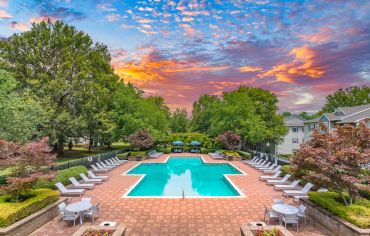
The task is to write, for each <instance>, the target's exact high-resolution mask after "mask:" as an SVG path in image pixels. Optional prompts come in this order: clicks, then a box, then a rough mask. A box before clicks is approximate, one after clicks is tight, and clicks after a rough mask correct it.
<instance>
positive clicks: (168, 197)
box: [122, 155, 248, 199]
mask: <svg viewBox="0 0 370 236" xmlns="http://www.w3.org/2000/svg"><path fill="white" fill-rule="evenodd" d="M171 157H180V158H181V157H183V158H186V157H185V156H171V155H168V156H167V157H166V158H165V159H164V160H163V161H157V162H140V163H137V164H136V165H134V166H132V167H131V168H129V169H128V170H126V171H125V172H123V173H122V176H137V177H139V179H138V180H137V181H136V182H135V183H134V184H133V185H132V186H131V187H130V188H128V189H125V190H124V191H125V192H124V194H123V196H122V198H134V199H135V198H136V199H138V198H167V199H181V198H183V199H188V198H222V199H225V198H233V199H235V198H246V197H247V196H246V195H245V193H244V190H241V189H240V188H239V187H238V186H237V185H236V184H235V183H233V181H231V179H230V178H229V176H243V175H244V176H245V175H248V174H246V173H245V172H244V171H242V170H241V169H239V168H238V167H236V166H235V165H234V164H233V163H230V162H208V161H207V160H206V159H205V158H204V157H203V156H202V155H199V156H189V157H200V158H201V159H202V161H203V163H204V164H216V165H217V164H229V165H231V166H232V167H233V168H235V169H236V170H238V171H239V172H240V174H223V176H224V177H225V179H226V180H227V181H228V182H229V184H230V185H231V186H232V187H233V188H234V189H235V190H236V191H237V192H238V194H239V196H128V194H129V193H130V192H131V191H132V190H133V189H134V188H135V187H136V186H137V185H138V184H139V183H140V182H141V180H142V179H143V178H144V177H145V174H127V173H128V172H130V171H131V170H133V169H134V168H136V167H138V166H139V165H141V164H147V163H148V164H163V163H166V162H167V161H168V159H170V158H171Z"/></svg>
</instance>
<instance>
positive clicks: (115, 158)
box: [113, 157, 127, 164]
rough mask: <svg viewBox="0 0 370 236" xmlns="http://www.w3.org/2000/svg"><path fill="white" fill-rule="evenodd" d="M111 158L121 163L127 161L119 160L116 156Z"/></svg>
mask: <svg viewBox="0 0 370 236" xmlns="http://www.w3.org/2000/svg"><path fill="white" fill-rule="evenodd" d="M113 159H114V160H116V161H117V162H119V163H122V164H123V163H126V162H127V160H120V159H118V157H113Z"/></svg>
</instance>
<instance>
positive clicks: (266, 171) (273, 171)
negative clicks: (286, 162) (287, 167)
mask: <svg viewBox="0 0 370 236" xmlns="http://www.w3.org/2000/svg"><path fill="white" fill-rule="evenodd" d="M280 168H281V166H280V165H279V166H277V167H276V168H275V169H272V170H264V171H263V173H265V174H275V173H276V172H278V171H279V170H280Z"/></svg>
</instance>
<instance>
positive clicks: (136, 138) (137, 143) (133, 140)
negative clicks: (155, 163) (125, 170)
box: [128, 129, 154, 150]
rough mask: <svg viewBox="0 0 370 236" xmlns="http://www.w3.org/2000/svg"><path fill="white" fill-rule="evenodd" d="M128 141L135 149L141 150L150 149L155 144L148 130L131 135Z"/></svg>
mask: <svg viewBox="0 0 370 236" xmlns="http://www.w3.org/2000/svg"><path fill="white" fill-rule="evenodd" d="M128 141H129V142H130V144H131V146H132V147H133V148H135V149H139V150H141V149H147V148H150V147H151V146H153V144H154V140H153V138H152V136H151V135H150V132H149V131H148V130H146V129H140V130H138V131H136V132H135V133H133V134H131V135H130V137H129V138H128Z"/></svg>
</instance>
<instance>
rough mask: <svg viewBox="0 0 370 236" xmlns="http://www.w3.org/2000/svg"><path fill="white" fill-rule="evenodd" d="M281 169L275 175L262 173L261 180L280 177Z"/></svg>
mask: <svg viewBox="0 0 370 236" xmlns="http://www.w3.org/2000/svg"><path fill="white" fill-rule="evenodd" d="M280 174H281V171H280V170H279V171H277V172H276V173H275V174H274V175H262V176H260V180H262V181H267V180H273V179H280V177H279V176H280Z"/></svg>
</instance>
